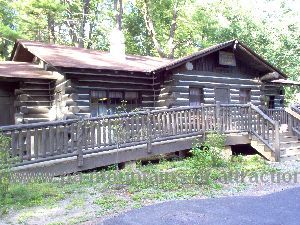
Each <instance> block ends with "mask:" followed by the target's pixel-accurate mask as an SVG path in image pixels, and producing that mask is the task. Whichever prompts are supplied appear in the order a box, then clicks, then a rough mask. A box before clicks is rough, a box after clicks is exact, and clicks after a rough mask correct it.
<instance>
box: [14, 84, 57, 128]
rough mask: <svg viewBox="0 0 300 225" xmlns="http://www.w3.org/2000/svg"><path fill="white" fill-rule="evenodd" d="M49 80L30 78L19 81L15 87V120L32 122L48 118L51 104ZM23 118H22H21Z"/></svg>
mask: <svg viewBox="0 0 300 225" xmlns="http://www.w3.org/2000/svg"><path fill="white" fill-rule="evenodd" d="M51 82H52V81H51V80H45V79H31V80H23V81H20V82H19V88H18V89H15V102H14V106H15V112H16V114H15V121H16V122H17V123H18V122H19V123H34V122H42V121H48V120H49V110H50V108H51V105H52V100H51V96H52V88H51ZM22 118H23V120H22Z"/></svg>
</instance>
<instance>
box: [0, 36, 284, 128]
mask: <svg viewBox="0 0 300 225" xmlns="http://www.w3.org/2000/svg"><path fill="white" fill-rule="evenodd" d="M286 79H287V76H286V75H285V74H284V73H282V72H281V71H280V70H279V69H277V68H276V67H274V66H272V65H271V64H270V63H268V62H267V61H266V60H264V59H263V58H262V57H260V56H259V55H257V54H256V53H255V52H254V51H252V50H251V49H250V48H248V47H247V46H246V45H244V44H243V43H241V42H239V41H237V40H232V41H228V42H225V43H221V44H218V45H215V46H212V47H209V48H206V49H203V50H200V51H198V52H196V53H194V54H191V55H189V56H186V57H183V58H180V59H176V60H169V59H161V58H155V57H146V56H131V55H120V57H115V55H112V54H110V53H109V52H100V51H95V50H88V49H83V48H76V47H67V46H61V45H53V44H45V43H40V42H33V41H25V40H18V41H16V43H15V46H14V48H13V52H12V55H11V61H9V62H1V63H0V83H1V85H0V111H1V114H0V125H9V124H17V123H33V122H40V121H51V120H61V119H70V118H78V117H95V116H98V115H103V114H112V113H114V112H115V111H116V108H117V107H118V106H120V105H122V104H123V103H124V102H126V108H127V109H128V110H132V109H134V108H145V107H147V108H158V107H165V108H170V107H178V106H189V105H190V106H196V105H199V104H202V103H204V104H212V103H215V102H216V101H220V102H221V103H236V104H238V103H248V102H251V103H253V104H255V105H257V106H260V107H267V108H276V107H282V106H283V105H284V89H283V83H284V82H282V81H284V80H286Z"/></svg>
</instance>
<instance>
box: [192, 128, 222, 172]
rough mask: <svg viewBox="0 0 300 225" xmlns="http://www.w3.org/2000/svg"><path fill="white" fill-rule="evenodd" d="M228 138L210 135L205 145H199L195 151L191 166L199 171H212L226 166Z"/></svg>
mask: <svg viewBox="0 0 300 225" xmlns="http://www.w3.org/2000/svg"><path fill="white" fill-rule="evenodd" d="M225 138H226V136H225V135H223V134H220V133H209V134H207V136H206V140H205V142H204V143H197V144H196V145H195V146H194V147H193V149H192V153H193V157H192V158H191V159H190V161H191V166H192V167H193V168H194V169H196V170H199V171H205V172H207V171H208V170H211V168H212V167H216V166H217V167H218V166H222V165H224V164H225V162H226V160H225V158H224V157H223V150H224V147H225Z"/></svg>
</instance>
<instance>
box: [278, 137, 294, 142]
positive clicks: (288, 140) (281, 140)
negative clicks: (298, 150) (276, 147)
mask: <svg viewBox="0 0 300 225" xmlns="http://www.w3.org/2000/svg"><path fill="white" fill-rule="evenodd" d="M279 139H280V142H293V141H298V137H296V136H280V137H279Z"/></svg>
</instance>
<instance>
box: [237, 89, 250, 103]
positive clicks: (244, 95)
mask: <svg viewBox="0 0 300 225" xmlns="http://www.w3.org/2000/svg"><path fill="white" fill-rule="evenodd" d="M249 102H251V90H250V89H244V88H242V89H240V103H241V104H247V103H249Z"/></svg>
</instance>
